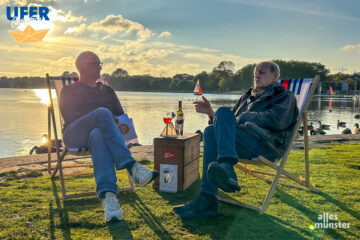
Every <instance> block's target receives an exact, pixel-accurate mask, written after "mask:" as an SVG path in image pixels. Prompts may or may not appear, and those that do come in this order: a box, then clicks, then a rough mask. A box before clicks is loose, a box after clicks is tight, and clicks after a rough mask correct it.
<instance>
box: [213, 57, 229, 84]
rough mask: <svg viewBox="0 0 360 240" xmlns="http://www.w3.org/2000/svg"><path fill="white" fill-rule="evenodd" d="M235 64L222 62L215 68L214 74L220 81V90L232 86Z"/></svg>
mask: <svg viewBox="0 0 360 240" xmlns="http://www.w3.org/2000/svg"><path fill="white" fill-rule="evenodd" d="M233 70H234V63H233V62H231V61H222V62H220V63H219V65H218V66H216V67H214V68H213V71H212V74H213V75H214V76H215V77H216V78H218V79H219V82H218V86H219V87H220V89H222V90H225V89H229V88H231V86H232V80H233V76H234V73H233Z"/></svg>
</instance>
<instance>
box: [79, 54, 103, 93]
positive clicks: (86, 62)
mask: <svg viewBox="0 0 360 240" xmlns="http://www.w3.org/2000/svg"><path fill="white" fill-rule="evenodd" d="M75 65H76V68H77V70H78V71H79V74H80V82H83V83H86V84H88V85H91V86H93V85H95V82H96V80H97V79H99V78H100V71H101V61H100V59H99V57H98V56H97V55H96V54H95V53H94V52H91V51H86V52H82V53H80V54H79V56H78V57H77V58H76V62H75Z"/></svg>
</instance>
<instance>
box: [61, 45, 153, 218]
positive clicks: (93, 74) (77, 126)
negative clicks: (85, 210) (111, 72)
mask: <svg viewBox="0 0 360 240" xmlns="http://www.w3.org/2000/svg"><path fill="white" fill-rule="evenodd" d="M76 68H77V69H78V71H79V74H80V79H79V82H77V83H75V84H71V85H68V86H65V87H64V88H63V89H62V91H61V95H60V111H61V114H62V116H63V118H64V121H65V126H64V134H63V136H64V137H63V138H64V143H65V145H66V146H67V147H68V148H80V147H88V148H89V151H90V153H91V158H92V161H93V165H94V175H95V182H96V193H97V194H98V196H99V198H100V199H102V203H103V206H104V211H105V220H106V221H111V220H121V219H122V210H121V208H120V205H119V203H118V200H117V198H116V194H117V191H118V188H117V185H116V174H115V168H114V166H115V167H116V170H121V169H127V170H128V171H129V173H130V175H131V178H132V180H133V182H134V183H135V185H136V186H145V185H146V184H148V183H150V182H151V181H153V180H154V179H155V178H156V177H157V176H158V175H159V174H158V172H156V171H154V170H150V169H147V168H145V167H144V166H142V165H140V164H139V163H138V162H136V161H135V159H134V158H133V157H132V156H131V153H130V151H129V149H128V148H127V146H126V144H125V141H124V138H123V136H122V134H121V132H120V131H119V129H118V126H117V121H116V116H120V115H122V114H124V110H123V108H122V106H121V104H120V101H119V99H118V98H117V96H116V94H115V92H114V90H113V89H112V88H111V87H110V86H107V85H103V84H101V83H97V81H98V80H99V79H100V71H101V69H102V62H101V61H100V59H99V57H98V56H97V55H96V54H95V53H93V52H89V51H87V52H83V53H81V54H80V55H79V56H78V57H77V59H76Z"/></svg>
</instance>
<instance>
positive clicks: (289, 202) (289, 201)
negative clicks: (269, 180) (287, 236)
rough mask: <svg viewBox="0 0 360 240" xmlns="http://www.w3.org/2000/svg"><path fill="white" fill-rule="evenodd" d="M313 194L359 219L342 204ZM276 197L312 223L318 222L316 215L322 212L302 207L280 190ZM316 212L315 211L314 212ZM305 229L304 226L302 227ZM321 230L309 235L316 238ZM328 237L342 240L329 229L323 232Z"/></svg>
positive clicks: (323, 195)
mask: <svg viewBox="0 0 360 240" xmlns="http://www.w3.org/2000/svg"><path fill="white" fill-rule="evenodd" d="M313 194H317V195H319V196H321V197H323V198H325V199H326V200H327V201H328V202H329V203H332V204H334V205H335V206H337V207H339V208H340V209H342V210H343V211H345V212H347V213H349V214H350V215H351V216H353V217H354V218H356V219H358V220H359V219H360V218H359V213H357V212H356V211H354V210H352V209H351V208H349V207H347V206H346V205H345V204H344V203H342V202H340V201H338V200H336V199H334V198H332V197H331V196H330V195H328V194H326V193H323V192H319V193H315V192H314V193H313ZM277 195H278V197H279V198H280V200H281V202H283V203H285V204H287V205H289V206H291V207H293V208H296V209H298V210H300V211H301V212H302V213H303V214H304V215H305V216H306V217H308V218H309V219H311V221H312V222H314V223H315V222H318V215H319V214H322V212H319V210H317V209H310V208H307V207H305V206H304V205H302V204H301V203H300V202H299V200H298V199H296V198H294V197H293V196H291V195H290V194H288V193H286V192H284V191H283V190H282V189H279V188H278V189H277ZM313 210H315V211H313ZM316 210H317V211H316ZM304 227H306V226H304ZM321 230H323V229H318V230H314V231H313V234H311V236H312V237H314V238H318V237H319V236H318V235H319V234H321ZM325 231H326V232H327V233H328V234H329V235H331V237H332V238H333V239H342V238H343V236H341V235H340V234H339V233H338V232H337V231H336V230H334V229H331V228H327V229H326V230H325ZM341 231H343V232H346V234H347V235H352V236H354V237H357V238H359V236H358V235H355V234H353V233H351V232H349V231H347V230H346V229H341Z"/></svg>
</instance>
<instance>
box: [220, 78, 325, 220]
mask: <svg viewBox="0 0 360 240" xmlns="http://www.w3.org/2000/svg"><path fill="white" fill-rule="evenodd" d="M319 79H320V77H319V76H318V75H317V76H315V78H313V79H311V78H308V79H284V80H279V83H281V84H282V85H283V86H284V88H285V89H287V90H289V91H291V92H293V93H294V95H295V97H296V100H297V106H298V108H299V117H298V121H297V123H296V127H295V128H294V132H293V134H292V137H291V141H290V143H289V144H288V146H287V148H286V151H285V153H284V155H283V156H282V158H281V161H280V159H277V160H276V161H275V162H271V161H269V160H268V159H266V158H265V157H263V156H258V157H257V158H253V159H239V161H238V163H237V164H235V165H234V166H235V167H236V168H238V169H240V170H242V171H244V172H245V174H246V175H247V174H248V175H251V176H254V177H256V178H259V179H261V180H264V181H267V182H272V183H271V186H270V189H269V192H268V194H267V196H266V198H265V200H264V202H263V204H262V206H261V208H260V207H257V206H253V205H249V204H245V203H241V202H239V201H236V200H233V199H228V198H224V197H220V196H218V199H219V200H220V201H223V202H227V203H230V204H234V205H238V206H241V207H246V208H249V209H252V210H255V211H257V212H259V214H263V213H265V211H266V209H267V207H268V204H269V202H270V199H271V197H272V196H273V193H274V190H275V188H276V186H277V184H281V185H286V186H290V187H296V188H300V189H305V190H311V191H315V192H319V190H318V189H317V188H315V186H312V185H311V184H310V174H309V140H308V123H307V114H306V110H307V107H308V105H309V103H310V100H311V98H312V96H313V95H314V91H315V88H316V86H317V85H318V83H319ZM301 122H303V126H304V153H305V174H304V175H305V179H301V178H298V177H297V176H295V175H294V174H292V173H290V172H288V171H285V170H284V166H285V163H286V161H287V158H288V156H289V153H290V150H291V147H292V145H293V142H294V140H295V138H296V134H297V132H298V130H299V127H300V124H301ZM241 163H242V164H241ZM279 163H280V164H279ZM243 164H244V165H243ZM248 164H250V165H265V166H268V167H270V168H273V169H274V170H276V172H265V171H259V170H254V169H249V168H248V166H247V165H248ZM270 177H273V178H272V179H271V178H270ZM280 177H284V178H287V179H291V180H293V181H295V182H297V183H298V184H296V185H295V184H291V183H287V182H281V181H279V178H280Z"/></svg>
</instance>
